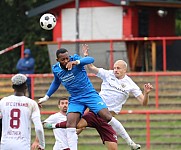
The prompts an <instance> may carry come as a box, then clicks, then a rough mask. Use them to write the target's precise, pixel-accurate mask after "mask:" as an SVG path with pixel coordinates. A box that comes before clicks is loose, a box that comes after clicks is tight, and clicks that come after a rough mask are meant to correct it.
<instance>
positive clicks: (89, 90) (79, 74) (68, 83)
mask: <svg viewBox="0 0 181 150" xmlns="http://www.w3.org/2000/svg"><path fill="white" fill-rule="evenodd" d="M75 60H80V64H79V65H75V66H73V67H72V70H64V69H62V68H61V66H60V63H59V62H58V63H56V64H55V65H53V67H52V70H53V74H54V80H53V81H52V83H51V85H50V88H49V90H48V92H47V93H46V95H48V96H49V97H50V96H51V95H52V94H53V93H54V92H55V91H56V90H57V89H58V87H59V86H60V84H62V85H63V86H64V87H65V88H66V90H67V91H68V92H69V94H70V98H69V108H71V110H70V109H68V112H77V111H78V112H80V113H81V114H82V113H83V111H84V109H85V108H86V107H89V108H90V109H91V108H92V111H94V112H95V113H97V112H98V111H99V110H100V109H102V108H105V107H106V105H104V104H103V101H102V99H101V98H100V96H99V94H98V93H97V91H96V90H95V89H94V87H93V85H92V83H91V82H90V80H89V78H88V76H87V73H86V70H85V68H84V65H87V64H91V63H93V62H94V58H92V57H84V58H81V57H80V56H79V55H77V54H75V55H74V56H70V61H75ZM70 104H72V105H70ZM78 104H79V105H78ZM95 105H101V107H97V106H95ZM71 106H72V107H71ZM79 106H80V107H79ZM72 109H73V110H72Z"/></svg>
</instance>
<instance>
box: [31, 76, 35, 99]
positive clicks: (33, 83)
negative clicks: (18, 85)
mask: <svg viewBox="0 0 181 150" xmlns="http://www.w3.org/2000/svg"><path fill="white" fill-rule="evenodd" d="M30 78H31V99H35V90H34V87H35V82H34V80H35V78H34V76H30Z"/></svg>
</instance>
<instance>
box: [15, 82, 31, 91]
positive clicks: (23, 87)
mask: <svg viewBox="0 0 181 150" xmlns="http://www.w3.org/2000/svg"><path fill="white" fill-rule="evenodd" d="M12 88H13V89H15V90H16V91H23V90H24V89H26V88H27V85H26V82H25V83H23V84H20V85H15V84H13V85H12Z"/></svg>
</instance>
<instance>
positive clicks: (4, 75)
mask: <svg viewBox="0 0 181 150" xmlns="http://www.w3.org/2000/svg"><path fill="white" fill-rule="evenodd" d="M13 75H14V74H0V78H10V77H12V76H13ZM26 75H27V76H28V77H34V78H46V77H53V74H49V73H48V74H26ZM127 75H129V76H180V75H181V72H130V73H127ZM88 76H90V77H91V76H95V75H94V74H92V73H89V74H88Z"/></svg>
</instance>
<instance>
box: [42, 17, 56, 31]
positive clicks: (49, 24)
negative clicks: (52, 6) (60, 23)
mask: <svg viewBox="0 0 181 150" xmlns="http://www.w3.org/2000/svg"><path fill="white" fill-rule="evenodd" d="M56 23H57V22H56V18H55V16H54V15H52V14H49V13H47V14H44V15H42V16H41V18H40V26H41V27H42V28H43V29H45V30H52V29H53V28H54V27H55V25H56Z"/></svg>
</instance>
